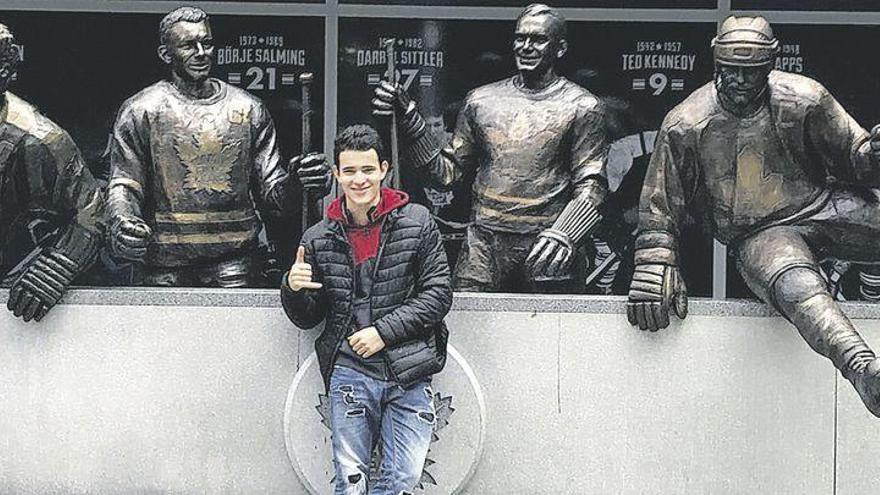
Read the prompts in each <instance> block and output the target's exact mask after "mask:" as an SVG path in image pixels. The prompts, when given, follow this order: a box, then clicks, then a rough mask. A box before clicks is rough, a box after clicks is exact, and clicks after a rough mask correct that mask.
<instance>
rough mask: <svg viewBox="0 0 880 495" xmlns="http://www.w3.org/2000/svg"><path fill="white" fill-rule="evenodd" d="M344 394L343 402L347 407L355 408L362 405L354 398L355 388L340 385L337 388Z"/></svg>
mask: <svg viewBox="0 0 880 495" xmlns="http://www.w3.org/2000/svg"><path fill="white" fill-rule="evenodd" d="M336 390H338V391H339V392H340V393H341V394H342V402H345V404H346V405H349V406H354V405H357V404H360V403H359V402H358V400H357V399H356V398H355V396H354V387H353V386H351V385H340V386H339V387H337V388H336Z"/></svg>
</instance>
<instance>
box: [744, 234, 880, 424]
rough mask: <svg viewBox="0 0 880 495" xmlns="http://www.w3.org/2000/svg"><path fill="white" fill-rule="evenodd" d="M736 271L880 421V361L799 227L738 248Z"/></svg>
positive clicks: (758, 237) (760, 236)
mask: <svg viewBox="0 0 880 495" xmlns="http://www.w3.org/2000/svg"><path fill="white" fill-rule="evenodd" d="M736 256H737V266H738V267H739V271H740V273H741V274H742V276H743V278H744V279H745V281H746V283H747V284H748V286H749V288H751V289H752V291H753V292H755V294H757V295H758V297H760V298H761V299H763V300H764V301H765V302H768V303H770V304H772V305H773V306H774V307H775V308H776V309H777V310H778V311H779V312H780V313H781V314H782V315H783V316H784V317H785V318H786V319H788V320H789V321H790V322H791V323H792V324H794V326H795V327H796V328H797V329H798V332H800V334H801V337H803V339H804V340H805V341H806V342H807V344H808V345H809V346H810V347H811V348H812V349H813V350H814V351H816V352H817V353H819V354H821V355H822V356H825V357H827V358H828V359H830V360H831V362H832V363H834V366H835V367H836V368H837V369H838V370H840V372H841V373H842V374H843V376H844V377H845V378H846V379H848V380H849V381H850V382H851V383H852V384H853V386H854V387H855V389H856V391H857V392H858V394H859V396H861V398H862V401H863V402H864V403H865V406H866V407H867V408H868V410H869V411H871V413H872V414H874V415H875V416H878V417H880V360H878V359H876V358H875V357H874V352H873V351H872V350H871V349H870V348H869V347H868V345H867V344H866V343H865V341H864V340H863V339H862V337H861V335H859V333H858V332H857V331H856V329H855V327H854V326H853V324H852V322H851V321H850V320H849V318H847V317H846V315H845V314H844V313H843V311H842V310H841V309H840V306H839V305H838V304H837V303H836V302H835V301H834V298H833V297H832V296H831V293H830V291H829V290H828V284H827V283H826V281H825V279H824V278H823V277H822V275H821V273H820V271H819V266H818V264H817V263H816V259H815V257H814V256H813V253H812V251H811V250H810V248H809V246H808V245H807V243H806V242H805V240H804V237H803V235H802V233H801V232H800V231H799V229H798V228H797V227H790V226H779V227H772V228H770V229H767V230H764V231H761V232H759V233H757V234H755V235H753V236H751V237H749V238H746V239H745V240H743V241H742V242H740V243H739V244H738V245H737V246H736Z"/></svg>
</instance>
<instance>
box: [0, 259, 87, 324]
mask: <svg viewBox="0 0 880 495" xmlns="http://www.w3.org/2000/svg"><path fill="white" fill-rule="evenodd" d="M76 273H77V264H76V262H75V261H73V260H72V259H70V258H69V257H68V256H67V255H65V254H64V253H62V252H60V251H58V250H57V249H54V248H51V249H46V250H44V251H43V252H41V253H40V254H39V256H37V257H36V258H34V259H33V261H31V263H30V264H29V265H28V267H27V268H25V270H24V272H22V274H21V275H19V276H18V278H17V279H16V280H15V282H14V283H13V284H12V287H11V288H10V290H9V300H8V301H7V302H6V307H7V308H9V310H10V311H12V312H13V314H14V315H15V316H20V317H21V318H22V319H24V321H30V320H34V321H40V320H42V319H43V317H44V316H46V313H48V312H49V310H50V309H52V307H53V306H55V305H56V304H58V301H60V300H61V297H62V296H63V295H64V293H65V292H67V289H68V287H70V284H71V283H72V282H73V279H74V277H76Z"/></svg>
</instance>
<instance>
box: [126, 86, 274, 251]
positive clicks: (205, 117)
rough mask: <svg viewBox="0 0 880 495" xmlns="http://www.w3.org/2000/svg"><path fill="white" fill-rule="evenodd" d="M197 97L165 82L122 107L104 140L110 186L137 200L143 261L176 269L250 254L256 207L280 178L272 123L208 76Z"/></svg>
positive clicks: (243, 96) (240, 94)
mask: <svg viewBox="0 0 880 495" xmlns="http://www.w3.org/2000/svg"><path fill="white" fill-rule="evenodd" d="M211 83H212V84H214V85H215V87H216V91H215V93H214V95H213V96H211V97H209V98H205V99H193V98H190V97H188V96H185V95H183V94H182V93H180V91H179V90H177V88H175V87H174V85H173V84H171V83H170V82H167V81H161V82H158V83H156V84H154V85H152V86H149V87H147V88H146V89H144V90H143V91H141V92H140V93H138V94H136V95H135V96H133V97H131V98H130V99H129V100H128V101H126V102H125V103H124V104H123V105H122V107H121V109H120V110H119V114H118V116H117V118H116V124H115V126H114V129H113V135H112V137H111V144H110V160H111V176H110V187H114V186H118V185H121V186H124V187H127V188H128V189H130V190H132V191H134V192H135V194H136V195H137V196H138V197H139V198H140V199H141V202H142V208H143V212H142V214H143V217H144V218H143V220H144V221H145V222H146V223H147V224H148V225H149V226H150V227H151V228H152V229H153V233H154V238H153V242H152V243H151V245H150V247H149V248H148V251H147V258H146V262H147V264H148V265H153V266H180V265H188V264H192V263H194V262H196V261H198V260H211V259H217V258H221V257H225V256H230V255H234V254H236V253H239V252H243V251H246V250H248V249H251V248H253V247H254V246H255V245H256V242H257V233H258V232H259V228H260V223H259V221H258V218H257V215H256V212H255V209H254V201H253V200H252V198H251V194H252V193H253V194H254V198H256V199H257V200H258V202H259V204H268V205H272V203H273V201H271V200H270V199H269V198H270V197H271V195H270V191H271V190H272V189H273V188H274V187H276V186H278V185H279V184H281V183H282V182H283V181H284V179H286V177H287V173H286V172H285V171H284V169H283V168H282V167H281V165H280V162H281V158H280V155H279V151H278V146H277V143H276V140H275V127H274V124H273V123H272V118H271V116H270V115H269V112H268V111H267V110H266V108H265V107H264V106H263V104H262V103H261V102H260V100H258V99H257V98H255V97H254V96H252V95H250V94H249V93H247V92H246V91H244V90H242V89H239V88H237V87H234V86H230V85H228V84H226V83H224V82H222V81H219V80H216V79H211Z"/></svg>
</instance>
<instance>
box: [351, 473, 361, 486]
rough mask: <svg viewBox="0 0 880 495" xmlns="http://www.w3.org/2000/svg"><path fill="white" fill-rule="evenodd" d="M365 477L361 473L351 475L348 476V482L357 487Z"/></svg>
mask: <svg viewBox="0 0 880 495" xmlns="http://www.w3.org/2000/svg"><path fill="white" fill-rule="evenodd" d="M363 477H364V475H363V474H361V473H357V474H350V475H348V482H349V483H350V484H352V485H356V484H358V483H359V482H360V481H361V479H363Z"/></svg>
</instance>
